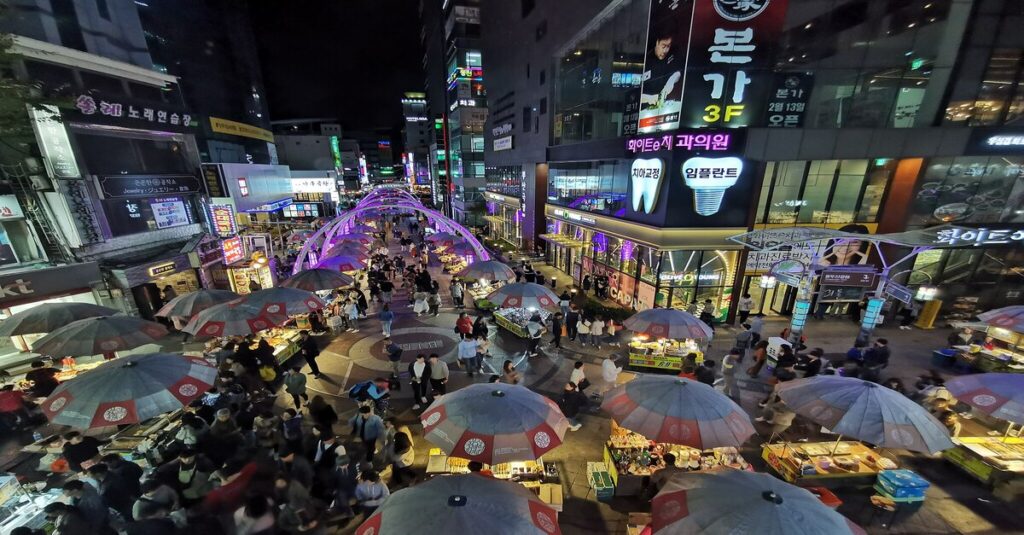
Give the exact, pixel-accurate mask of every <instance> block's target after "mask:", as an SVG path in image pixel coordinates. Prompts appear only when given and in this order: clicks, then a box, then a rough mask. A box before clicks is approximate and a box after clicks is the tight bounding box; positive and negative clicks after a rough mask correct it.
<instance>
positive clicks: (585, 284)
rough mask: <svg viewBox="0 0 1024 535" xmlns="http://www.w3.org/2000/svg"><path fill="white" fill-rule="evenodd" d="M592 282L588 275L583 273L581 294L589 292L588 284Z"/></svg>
mask: <svg viewBox="0 0 1024 535" xmlns="http://www.w3.org/2000/svg"><path fill="white" fill-rule="evenodd" d="M592 284H593V283H592V282H591V281H590V275H585V276H584V277H583V282H582V283H581V285H582V287H583V295H587V293H589V292H590V286H591V285H592Z"/></svg>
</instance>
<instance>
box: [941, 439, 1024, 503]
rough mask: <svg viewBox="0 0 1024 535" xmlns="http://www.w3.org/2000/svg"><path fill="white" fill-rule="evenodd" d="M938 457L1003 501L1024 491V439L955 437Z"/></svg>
mask: <svg viewBox="0 0 1024 535" xmlns="http://www.w3.org/2000/svg"><path fill="white" fill-rule="evenodd" d="M953 443H954V444H956V447H954V448H950V449H948V450H946V451H944V452H942V457H943V458H944V459H946V460H947V461H949V462H951V463H953V464H954V465H956V466H958V467H960V468H961V469H963V470H964V471H965V472H967V473H968V474H970V475H971V476H972V477H974V478H975V479H977V480H978V481H981V482H982V483H984V484H986V485H988V486H989V487H991V488H992V489H993V493H994V494H995V495H996V496H998V497H999V498H1000V499H1003V500H1007V501H1009V500H1012V499H1013V498H1015V497H1017V496H1019V495H1021V494H1024V478H1022V475H1024V438H1018V437H957V438H954V439H953Z"/></svg>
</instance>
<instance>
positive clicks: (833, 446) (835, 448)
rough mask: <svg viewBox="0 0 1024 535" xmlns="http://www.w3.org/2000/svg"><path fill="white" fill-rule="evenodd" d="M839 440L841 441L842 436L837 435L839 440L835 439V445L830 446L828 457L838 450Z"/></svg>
mask: <svg viewBox="0 0 1024 535" xmlns="http://www.w3.org/2000/svg"><path fill="white" fill-rule="evenodd" d="M841 440H843V435H839V438H837V439H836V443H835V444H833V445H832V453H829V455H835V454H836V450H837V449H839V442H840V441H841Z"/></svg>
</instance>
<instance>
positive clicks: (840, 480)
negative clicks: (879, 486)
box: [761, 441, 896, 487]
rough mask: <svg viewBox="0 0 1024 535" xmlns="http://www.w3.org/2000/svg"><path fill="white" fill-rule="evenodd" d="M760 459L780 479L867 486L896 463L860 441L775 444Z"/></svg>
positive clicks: (803, 482) (763, 450) (766, 447)
mask: <svg viewBox="0 0 1024 535" xmlns="http://www.w3.org/2000/svg"><path fill="white" fill-rule="evenodd" d="M761 458H762V459H764V460H765V462H767V463H768V466H769V467H771V469H772V471H774V472H775V473H776V474H778V475H779V476H780V477H782V479H784V480H786V481H788V482H790V483H793V484H795V485H800V486H823V487H827V486H842V485H847V484H864V485H868V484H871V483H873V482H874V480H875V477H876V476H877V475H878V473H879V472H881V471H882V470H892V469H895V468H896V463H895V462H894V461H892V460H891V459H889V458H887V457H883V456H882V455H880V454H879V453H878V452H876V451H874V450H872V449H871V448H869V447H867V446H865V445H864V444H862V443H860V442H854V441H839V442H814V443H804V444H793V443H786V442H781V443H775V444H768V445H766V446H765V447H764V449H762V450H761Z"/></svg>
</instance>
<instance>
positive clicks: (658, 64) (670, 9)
mask: <svg viewBox="0 0 1024 535" xmlns="http://www.w3.org/2000/svg"><path fill="white" fill-rule="evenodd" d="M693 2H694V0H651V19H650V23H649V25H648V28H647V48H646V57H645V60H644V73H643V77H642V78H643V84H642V86H641V90H640V121H639V125H638V128H637V131H638V132H639V133H641V134H647V133H652V132H662V131H665V130H675V129H676V128H679V114H680V112H681V111H682V108H683V102H682V100H683V85H684V82H685V74H686V55H687V52H688V48H689V41H690V22H691V19H692V18H693Z"/></svg>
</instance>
